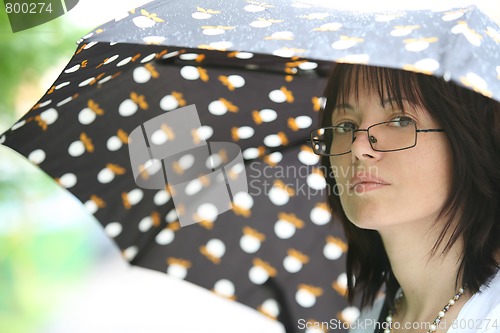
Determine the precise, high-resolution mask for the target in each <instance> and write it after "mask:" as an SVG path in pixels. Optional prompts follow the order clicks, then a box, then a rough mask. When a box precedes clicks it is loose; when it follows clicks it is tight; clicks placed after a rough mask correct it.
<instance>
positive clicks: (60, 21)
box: [0, 4, 87, 132]
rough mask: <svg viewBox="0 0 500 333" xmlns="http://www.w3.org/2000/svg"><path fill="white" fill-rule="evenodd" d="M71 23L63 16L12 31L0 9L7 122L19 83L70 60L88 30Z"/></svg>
mask: <svg viewBox="0 0 500 333" xmlns="http://www.w3.org/2000/svg"><path fill="white" fill-rule="evenodd" d="M2 5H3V4H2ZM69 25H70V23H69V22H68V21H67V20H65V19H64V16H62V17H60V18H57V19H55V20H53V21H50V22H48V23H46V24H43V25H40V26H38V27H35V28H32V29H28V30H25V31H21V32H17V33H12V30H11V28H10V24H9V19H8V17H7V14H6V12H5V11H4V10H3V6H2V8H1V9H0V117H2V118H3V119H4V121H3V122H4V123H5V122H6V121H7V120H10V121H9V123H13V121H14V120H15V119H14V118H15V117H16V115H15V113H14V97H15V93H16V90H17V88H18V86H19V84H20V83H21V82H23V81H27V80H32V81H35V80H37V79H38V78H39V77H40V76H41V75H42V74H43V73H44V71H45V70H46V69H47V68H49V67H50V66H53V65H55V64H57V63H58V62H59V61H60V60H61V59H67V60H69V59H70V57H71V55H72V54H73V53H74V51H75V50H76V41H77V40H78V39H79V38H80V37H82V36H83V35H85V33H86V32H87V31H82V30H81V29H77V28H74V27H71V26H69ZM40 97H42V96H40ZM27 111H28V110H26V112H27ZM1 120H2V119H0V122H1ZM0 132H2V130H1V129H0Z"/></svg>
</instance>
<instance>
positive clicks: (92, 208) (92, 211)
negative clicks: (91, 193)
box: [83, 200, 99, 214]
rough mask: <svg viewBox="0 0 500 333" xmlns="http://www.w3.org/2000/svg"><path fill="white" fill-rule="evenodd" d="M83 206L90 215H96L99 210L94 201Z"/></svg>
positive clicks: (89, 201)
mask: <svg viewBox="0 0 500 333" xmlns="http://www.w3.org/2000/svg"><path fill="white" fill-rule="evenodd" d="M83 205H84V206H85V209H86V210H87V211H88V212H89V213H90V214H95V213H96V212H97V211H98V210H99V206H97V204H96V203H95V202H94V201H93V200H88V201H87V202H85V203H84V204H83Z"/></svg>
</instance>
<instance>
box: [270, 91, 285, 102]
mask: <svg viewBox="0 0 500 333" xmlns="http://www.w3.org/2000/svg"><path fill="white" fill-rule="evenodd" d="M269 99H270V100H271V101H273V102H275V103H283V102H286V94H285V93H284V92H283V91H281V90H273V91H271V92H270V93H269Z"/></svg>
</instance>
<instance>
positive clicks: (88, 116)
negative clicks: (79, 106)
mask: <svg viewBox="0 0 500 333" xmlns="http://www.w3.org/2000/svg"><path fill="white" fill-rule="evenodd" d="M95 118H96V114H95V112H94V111H92V110H91V109H89V108H85V109H83V110H82V111H80V113H79V114H78V121H79V122H80V124H82V125H89V124H91V123H92V122H93V121H94V120H95Z"/></svg>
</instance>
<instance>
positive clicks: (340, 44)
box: [332, 39, 358, 50]
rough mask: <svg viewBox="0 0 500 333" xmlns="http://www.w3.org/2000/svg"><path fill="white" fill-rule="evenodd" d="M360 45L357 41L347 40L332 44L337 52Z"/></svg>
mask: <svg viewBox="0 0 500 333" xmlns="http://www.w3.org/2000/svg"><path fill="white" fill-rule="evenodd" d="M356 44H358V42H357V41H356V40H353V39H347V40H338V41H336V42H333V43H332V48H333V49H335V50H346V49H349V48H351V47H353V46H355V45H356Z"/></svg>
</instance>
